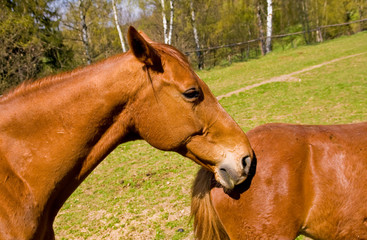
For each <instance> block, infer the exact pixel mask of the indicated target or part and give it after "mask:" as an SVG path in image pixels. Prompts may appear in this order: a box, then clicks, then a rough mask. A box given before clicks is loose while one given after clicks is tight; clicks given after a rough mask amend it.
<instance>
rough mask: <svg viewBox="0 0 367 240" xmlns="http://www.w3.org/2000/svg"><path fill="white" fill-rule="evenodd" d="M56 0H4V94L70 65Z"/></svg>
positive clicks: (0, 23)
mask: <svg viewBox="0 0 367 240" xmlns="http://www.w3.org/2000/svg"><path fill="white" fill-rule="evenodd" d="M51 2H52V1H50V0H43V1H33V0H28V1H17V0H13V1H11V0H8V1H6V2H3V1H2V2H1V3H0V7H1V8H2V11H1V13H0V93H1V92H3V91H4V90H5V89H7V88H9V87H11V86H13V85H16V84H19V83H20V82H22V81H24V80H26V79H29V78H36V77H39V76H43V75H46V74H49V73H53V72H56V71H60V70H62V69H67V68H69V62H70V59H71V58H72V54H73V53H72V52H71V51H70V50H69V49H67V48H66V47H65V45H64V44H63V39H62V36H61V32H60V31H59V30H58V19H57V14H56V11H55V10H52V9H51V7H50V4H51Z"/></svg>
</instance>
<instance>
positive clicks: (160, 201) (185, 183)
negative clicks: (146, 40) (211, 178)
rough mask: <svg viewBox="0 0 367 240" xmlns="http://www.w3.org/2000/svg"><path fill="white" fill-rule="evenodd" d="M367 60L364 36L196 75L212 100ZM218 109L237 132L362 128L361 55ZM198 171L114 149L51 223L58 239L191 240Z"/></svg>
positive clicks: (366, 70) (174, 160)
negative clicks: (275, 125)
mask: <svg viewBox="0 0 367 240" xmlns="http://www.w3.org/2000/svg"><path fill="white" fill-rule="evenodd" d="M363 52H367V32H363V33H359V34H356V35H354V36H350V37H342V38H339V39H335V40H333V41H328V42H325V43H323V44H319V45H314V46H305V47H298V48H296V49H292V50H288V51H284V52H277V51H275V52H273V53H271V54H269V55H268V56H266V57H262V58H259V59H256V60H252V61H249V62H242V63H236V64H233V65H231V66H229V67H225V68H220V67H219V68H215V69H212V70H210V71H201V72H199V73H198V74H199V75H200V76H201V77H202V79H203V80H204V81H205V82H207V84H208V85H209V86H210V88H211V89H212V91H213V92H214V94H215V95H221V94H225V93H227V92H230V91H233V90H236V89H239V88H242V87H244V86H248V85H251V84H254V83H258V82H262V81H264V80H266V79H269V78H271V77H274V76H279V75H283V74H288V73H291V72H294V71H298V70H301V69H304V68H306V67H309V66H312V65H316V64H320V63H322V62H326V61H330V60H332V59H335V58H339V57H342V56H347V55H351V54H356V53H363ZM294 77H296V78H298V79H299V81H297V82H280V83H270V84H266V85H262V86H259V87H257V88H253V89H251V90H250V91H246V92H243V93H240V94H237V95H233V96H231V97H228V98H224V99H222V100H221V101H220V102H221V104H222V105H223V106H224V108H225V109H226V110H227V111H228V112H229V114H230V115H232V116H233V118H234V119H235V120H236V121H237V122H238V123H239V124H240V126H241V127H242V128H243V129H244V130H246V131H247V130H249V129H251V128H253V127H255V126H258V125H260V124H263V123H267V122H287V123H302V124H338V123H353V122H361V121H366V120H367V53H366V54H363V55H360V56H358V57H353V58H349V59H345V60H341V61H338V62H335V63H332V64H329V65H326V66H323V67H320V68H317V69H314V70H311V71H308V72H305V73H302V74H299V75H296V76H294ZM197 169H198V166H197V165H196V164H194V163H193V162H191V161H190V160H187V159H184V158H183V157H181V156H179V155H178V154H175V153H170V152H162V151H159V150H156V149H153V148H152V147H150V146H149V145H148V144H146V143H145V142H143V141H136V142H130V143H126V144H123V145H121V146H119V147H118V148H117V149H116V150H115V151H114V152H113V153H112V154H110V155H109V156H108V157H107V159H105V160H104V161H103V162H102V163H101V164H100V166H98V167H97V169H96V170H95V171H94V172H92V174H91V175H90V176H89V177H88V178H87V179H86V181H85V182H83V184H82V185H81V186H80V187H79V188H78V189H77V190H76V192H74V193H73V195H72V196H71V197H70V199H69V200H68V201H67V202H66V203H65V205H64V206H63V208H62V210H61V212H60V213H59V215H58V216H57V218H56V221H55V224H54V228H55V233H56V238H57V239H193V235H192V225H191V224H190V223H189V213H190V207H189V206H190V188H191V184H192V181H193V178H194V175H195V173H196V171H197Z"/></svg>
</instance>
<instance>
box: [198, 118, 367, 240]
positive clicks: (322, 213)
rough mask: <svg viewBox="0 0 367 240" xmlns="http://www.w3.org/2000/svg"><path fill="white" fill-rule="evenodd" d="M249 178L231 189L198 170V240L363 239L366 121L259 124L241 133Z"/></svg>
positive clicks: (366, 195) (366, 210) (365, 234)
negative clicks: (249, 154)
mask: <svg viewBox="0 0 367 240" xmlns="http://www.w3.org/2000/svg"><path fill="white" fill-rule="evenodd" d="M247 136H248V138H249V140H250V144H251V146H252V148H253V150H254V158H253V161H252V166H251V167H250V172H249V177H248V178H247V179H246V181H244V182H243V183H242V184H240V185H237V186H236V187H235V188H234V189H233V190H231V191H228V190H225V189H223V188H221V187H220V186H219V185H218V184H217V183H216V181H215V178H214V177H213V174H212V173H211V172H209V171H207V170H205V169H200V170H199V172H198V174H197V177H196V179H195V181H194V185H193V192H192V202H191V214H192V217H193V218H194V232H195V235H196V237H197V238H198V239H210V240H213V239H221V240H223V239H232V240H234V239H283V240H287V239H295V238H296V237H297V236H298V235H300V234H302V235H304V236H306V237H309V238H312V239H324V240H329V239H334V240H335V239H367V122H365V123H356V124H345V125H292V124H277V123H272V124H265V125H262V126H259V127H256V128H254V129H253V130H250V131H249V132H247Z"/></svg>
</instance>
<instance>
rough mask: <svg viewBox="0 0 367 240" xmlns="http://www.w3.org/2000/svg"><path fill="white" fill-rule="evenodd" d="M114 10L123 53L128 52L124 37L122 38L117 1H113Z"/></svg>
mask: <svg viewBox="0 0 367 240" xmlns="http://www.w3.org/2000/svg"><path fill="white" fill-rule="evenodd" d="M112 10H113V16H114V19H115V25H116V29H117V32H118V34H119V38H120V42H121V47H122V51H123V52H126V46H125V41H124V37H123V36H122V32H121V28H120V24H119V21H118V17H117V16H118V15H117V10H116V2H115V0H112Z"/></svg>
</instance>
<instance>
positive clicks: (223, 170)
mask: <svg viewBox="0 0 367 240" xmlns="http://www.w3.org/2000/svg"><path fill="white" fill-rule="evenodd" d="M219 171H222V172H227V170H226V169H225V168H220V169H219Z"/></svg>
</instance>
